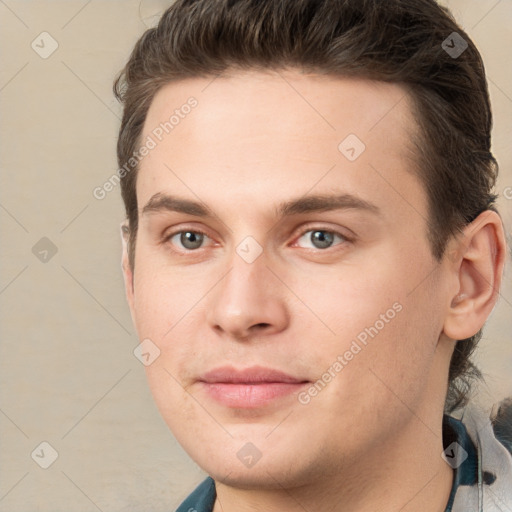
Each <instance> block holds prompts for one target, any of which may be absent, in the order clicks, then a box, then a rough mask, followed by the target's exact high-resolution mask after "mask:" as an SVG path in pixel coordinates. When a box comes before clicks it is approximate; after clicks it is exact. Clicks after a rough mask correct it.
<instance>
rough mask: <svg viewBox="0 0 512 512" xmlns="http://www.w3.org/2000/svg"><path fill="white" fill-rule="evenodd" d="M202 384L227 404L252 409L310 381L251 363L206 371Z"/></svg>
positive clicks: (296, 389) (285, 394)
mask: <svg viewBox="0 0 512 512" xmlns="http://www.w3.org/2000/svg"><path fill="white" fill-rule="evenodd" d="M198 382H199V384H200V385H201V386H202V388H203V389H204V391H205V392H206V393H207V394H208V395H209V396H210V397H211V398H213V399H214V400H216V401H217V402H219V403H221V404H222V405H225V406H227V407H232V408H239V409H253V408H257V407H262V406H264V405H267V404H269V403H270V402H273V401H275V400H277V399H279V398H283V397H286V396H289V395H291V394H292V393H294V392H295V393H296V392H298V391H300V389H301V388H302V387H304V386H306V385H307V384H309V381H307V380H305V379H300V378H297V377H293V376H292V375H289V374H287V373H284V372H282V371H280V370H274V369H272V368H265V367H262V366H252V367H250V368H245V369H241V370H239V369H236V368H234V367H232V366H223V367H220V368H216V369H214V370H211V371H209V372H207V373H205V374H204V375H203V376H202V377H201V378H200V379H198Z"/></svg>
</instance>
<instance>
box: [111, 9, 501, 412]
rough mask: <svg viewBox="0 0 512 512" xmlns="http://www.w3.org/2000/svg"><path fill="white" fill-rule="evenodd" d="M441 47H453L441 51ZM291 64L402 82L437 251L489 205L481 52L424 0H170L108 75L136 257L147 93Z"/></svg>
mask: <svg viewBox="0 0 512 512" xmlns="http://www.w3.org/2000/svg"><path fill="white" fill-rule="evenodd" d="M450 49H452V50H451V51H450ZM289 68H292V69H299V70H303V71H305V72H311V73H315V74H323V75H327V76H341V77H356V78H366V79H370V80H378V81H383V82H389V83H396V84H400V85H401V86H403V87H405V89H406V90H407V91H408V93H409V95H410V97H411V99H412V109H413V114H414V117H415V121H416V123H417V125H418V128H419V135H418V136H416V135H413V134H411V142H412V143H413V146H414V149H415V158H416V164H417V165H416V166H415V168H412V169H411V172H413V173H414V174H415V175H416V176H417V178H418V179H419V180H420V182H421V183H422V185H423V187H424V190H425V191H426V195H427V200H428V220H427V224H428V232H427V236H428V240H429V244H430V246H431V250H432V254H433V255H434V257H435V259H436V260H437V261H441V259H442V257H443V255H444V253H445V248H446V244H447V242H448V240H449V239H450V238H451V237H452V236H455V235H456V234H457V233H460V231H461V229H462V228H463V227H464V226H465V225H467V224H468V223H470V222H471V221H473V220H474V219H475V218H476V217H477V216H478V215H479V214H480V213H481V212H483V211H485V210H487V209H492V210H496V208H495V206H494V203H495V200H496V197H497V196H496V195H494V194H493V193H492V190H493V187H494V186H495V182H496V178H497V173H498V165H497V162H496V160H495V158H494V157H493V155H492V153H491V151H490V144H491V138H490V133H491V127H492V113H491V108H490V101H489V93H488V88H487V83H486V77H485V70H484V64H483V62H482V58H481V56H480V54H479V52H478V50H477V48H476V47H475V45H474V43H473V42H472V41H471V39H470V38H469V36H468V35H467V34H466V33H465V32H464V31H463V30H462V29H461V28H460V27H459V26H458V24H457V23H456V21H455V20H454V18H453V17H452V15H451V14H450V12H449V11H448V10H447V9H445V8H443V7H441V6H440V5H438V4H437V2H435V1H434V0H386V1H383V0H176V1H175V2H174V3H173V4H172V5H171V6H170V7H169V9H167V10H166V11H165V13H164V14H163V15H162V17H161V19H160V21H159V23H158V25H157V26H156V27H154V28H150V29H149V30H147V31H146V32H145V33H144V34H143V35H142V37H141V38H140V39H139V41H138V42H137V43H136V45H135V47H134V49H133V51H132V53H131V56H130V58H129V60H128V62H127V64H126V66H125V67H124V69H123V70H122V71H121V73H120V74H119V76H118V77H117V79H116V81H115V83H114V93H115V95H116V97H117V98H118V100H119V101H120V102H122V103H123V104H124V111H123V117H122V122H121V126H120V130H119V138H118V144H117V158H118V163H119V166H120V167H121V166H125V169H126V165H127V162H131V163H130V167H129V170H130V171H131V172H126V173H125V175H124V177H123V179H122V180H121V191H122V197H123V201H124V205H125V209H126V216H127V219H128V225H129V249H128V250H129V262H130V266H131V267H132V269H133V268H134V264H135V258H134V256H135V245H136V237H137V227H138V210H137V196H136V180H137V162H136V161H135V162H133V159H132V161H130V158H131V157H132V156H133V154H134V152H136V150H137V148H138V145H139V144H140V143H141V140H140V139H141V133H142V130H143V126H144V122H145V119H146V115H147V112H148V109H149V107H150V104H151V102H152V100H153V98H154V96H155V94H156V93H157V92H158V91H159V90H160V88H161V87H162V86H164V85H165V84H168V83H170V82H173V81H178V80H183V79H187V78H199V77H213V76H217V75H222V74H223V73H227V72H229V71H236V70H241V71H242V70H251V69H252V70H261V71H265V70H285V69H289ZM481 336H482V330H480V331H479V332H478V333H476V334H475V335H474V336H472V337H470V338H467V339H465V340H459V342H458V343H456V346H455V350H454V353H453V355H452V358H451V361H450V369H449V376H448V381H449V387H448V392H447V396H446V401H445V411H447V412H452V411H453V410H455V409H457V408H459V407H462V406H464V405H466V404H467V402H468V400H469V394H470V391H471V384H472V382H473V380H474V379H475V378H481V373H480V371H479V370H478V369H477V367H476V366H475V365H474V364H473V363H472V362H471V360H470V356H471V355H472V353H473V351H474V349H475V348H476V345H477V343H478V341H479V340H480V338H481Z"/></svg>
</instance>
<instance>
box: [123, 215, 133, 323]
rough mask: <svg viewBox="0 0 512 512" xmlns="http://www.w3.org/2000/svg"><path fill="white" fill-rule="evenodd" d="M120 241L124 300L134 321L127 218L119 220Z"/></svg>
mask: <svg viewBox="0 0 512 512" xmlns="http://www.w3.org/2000/svg"><path fill="white" fill-rule="evenodd" d="M120 227H121V242H122V256H121V268H122V271H123V277H124V289H125V293H126V300H127V302H128V306H129V307H130V314H131V316H132V322H135V316H134V311H135V309H134V298H133V272H132V269H131V267H130V261H129V258H128V243H129V239H130V227H129V224H128V220H125V221H123V222H121V226H120Z"/></svg>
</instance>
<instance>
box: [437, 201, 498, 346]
mask: <svg viewBox="0 0 512 512" xmlns="http://www.w3.org/2000/svg"><path fill="white" fill-rule="evenodd" d="M457 245H458V248H457V254H459V257H458V258H457V259H454V260H453V262H452V263H453V272H457V284H458V290H457V291H456V293H455V295H454V296H453V297H452V298H451V303H450V307H449V311H448V315H447V316H446V318H445V323H444V329H443V332H444V333H445V334H446V336H448V337H449V338H451V339H454V340H463V339H466V338H470V337H471V336H473V335H474V334H476V333H477V332H478V331H479V330H480V329H481V328H482V327H483V325H484V323H485V321H486V320H487V318H488V317H489V315H490V314H491V311H492V309H493V308H494V306H495V304H496V301H497V298H498V294H499V289H500V285H501V279H502V274H503V267H504V263H505V254H506V242H505V235H504V231H503V224H502V221H501V218H500V216H499V215H498V214H497V213H496V212H494V211H492V210H486V211H484V212H482V213H481V214H480V215H479V216H478V217H477V218H476V219H475V220H474V221H473V222H471V223H470V224H468V225H467V226H466V227H465V228H464V231H463V234H462V236H461V237H459V238H458V240H457Z"/></svg>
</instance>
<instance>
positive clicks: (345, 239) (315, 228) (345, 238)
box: [163, 226, 354, 253]
mask: <svg viewBox="0 0 512 512" xmlns="http://www.w3.org/2000/svg"><path fill="white" fill-rule="evenodd" d="M315 231H322V232H324V233H329V234H331V235H334V236H338V237H339V238H341V239H342V241H341V242H340V243H339V244H338V245H335V246H331V247H327V248H326V249H315V248H309V247H308V248H305V249H307V250H313V251H319V252H328V251H329V250H330V249H331V250H335V248H336V247H339V246H341V245H344V244H345V243H347V242H348V243H351V242H353V241H354V239H353V238H351V237H348V236H346V235H344V234H342V233H340V232H339V231H334V230H332V229H326V228H325V227H323V226H313V227H311V226H308V227H307V229H304V230H303V231H301V232H300V234H299V235H298V236H296V237H295V239H296V240H299V239H301V238H302V237H303V236H304V235H305V234H306V233H309V232H315ZM182 233H194V234H200V235H204V236H206V237H208V238H210V239H211V237H209V236H208V233H206V232H205V231H202V230H201V229H196V228H194V229H183V228H182V229H180V230H178V231H173V232H172V233H169V234H168V235H165V237H164V239H163V242H164V243H170V241H171V239H172V238H173V237H174V236H176V235H179V234H182ZM200 249H203V247H199V248H198V249H181V250H179V251H176V252H181V253H194V252H199V251H200Z"/></svg>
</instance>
